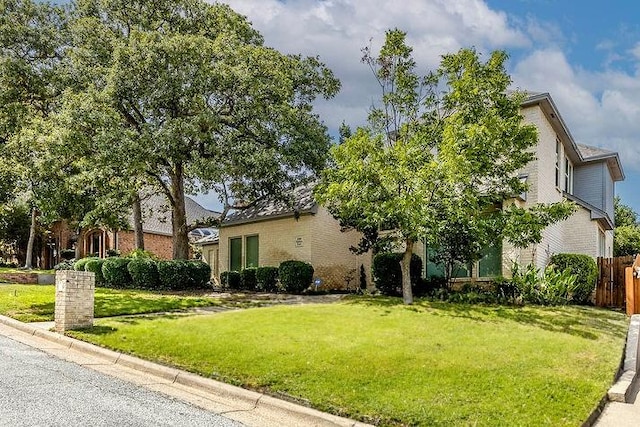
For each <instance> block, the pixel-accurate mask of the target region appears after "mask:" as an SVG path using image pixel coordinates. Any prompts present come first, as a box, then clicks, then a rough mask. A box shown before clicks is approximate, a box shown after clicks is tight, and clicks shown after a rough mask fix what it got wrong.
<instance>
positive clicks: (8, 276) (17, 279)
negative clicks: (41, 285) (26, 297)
mask: <svg viewBox="0 0 640 427" xmlns="http://www.w3.org/2000/svg"><path fill="white" fill-rule="evenodd" d="M0 282H7V283H21V284H33V283H38V275H37V274H36V273H0Z"/></svg>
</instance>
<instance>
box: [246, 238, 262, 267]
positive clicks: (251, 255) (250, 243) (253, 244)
mask: <svg viewBox="0 0 640 427" xmlns="http://www.w3.org/2000/svg"><path fill="white" fill-rule="evenodd" d="M258 246H259V240H258V236H247V237H246V238H245V251H246V252H245V256H244V264H245V265H244V266H245V267H247V268H249V267H257V266H258Z"/></svg>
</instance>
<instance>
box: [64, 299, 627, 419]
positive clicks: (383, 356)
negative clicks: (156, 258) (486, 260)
mask: <svg viewBox="0 0 640 427" xmlns="http://www.w3.org/2000/svg"><path fill="white" fill-rule="evenodd" d="M626 326H627V324H626V318H625V317H624V315H622V314H619V313H614V312H609V311H605V310H600V309H595V308H584V307H562V308H541V307H524V308H519V307H499V306H470V305H461V304H445V303H433V302H426V301H419V302H418V303H417V304H414V305H413V306H403V305H401V304H400V302H399V300H397V299H390V298H354V299H350V300H348V301H346V302H343V303H338V304H331V305H303V306H276V307H268V308H257V309H248V310H242V311H228V312H224V313H218V314H215V315H208V316H169V317H167V316H162V317H156V316H147V317H136V318H119V319H102V320H99V321H97V322H96V326H95V327H94V328H93V329H90V330H84V331H74V332H72V334H73V336H75V337H78V338H81V339H84V340H87V341H91V342H94V343H97V344H100V345H103V346H105V347H109V348H112V349H116V350H119V351H124V352H127V353H132V354H136V355H138V356H141V357H143V358H146V359H150V360H155V361H159V362H161V363H165V364H170V365H174V366H178V367H181V368H183V369H187V370H190V371H193V372H196V373H199V374H201V375H203V376H205V377H211V378H215V379H220V380H223V381H226V382H230V383H233V384H238V385H243V386H245V387H249V388H253V389H258V390H266V391H268V392H270V393H273V394H276V395H279V394H280V395H286V396H290V397H293V398H295V399H298V400H301V401H304V402H308V403H309V404H311V405H312V406H314V407H316V408H319V409H321V410H326V411H330V412H333V413H336V414H340V415H345V416H349V417H353V418H357V419H360V420H364V421H369V422H374V423H377V424H381V425H396V424H399V425H400V424H401V425H429V426H432V425H434V426H451V425H482V426H485V425H489V426H491V425H519V426H520V425H521V426H527V425H530V426H540V425H548V426H576V425H580V424H581V423H582V422H583V421H584V420H585V419H586V418H587V417H588V415H589V414H590V412H591V411H592V410H593V409H594V407H595V406H596V405H597V403H598V402H599V400H600V399H601V397H602V396H603V395H604V393H605V392H606V390H607V388H608V387H609V385H610V384H611V382H612V379H613V375H614V373H615V371H616V369H617V366H618V363H619V361H620V357H621V353H622V347H623V345H624V338H625V333H626Z"/></svg>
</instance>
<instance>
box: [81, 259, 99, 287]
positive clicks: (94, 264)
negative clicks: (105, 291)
mask: <svg viewBox="0 0 640 427" xmlns="http://www.w3.org/2000/svg"><path fill="white" fill-rule="evenodd" d="M102 264H104V260H103V259H102V258H92V259H90V260H89V261H87V262H86V263H85V264H84V271H90V272H92V273H93V274H95V281H96V286H102V285H103V284H104V276H103V275H102Z"/></svg>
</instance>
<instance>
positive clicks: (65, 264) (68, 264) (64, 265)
mask: <svg viewBox="0 0 640 427" xmlns="http://www.w3.org/2000/svg"><path fill="white" fill-rule="evenodd" d="M75 264H76V260H75V259H69V260H66V261H62V262H60V263H58V264H56V265H54V266H53V269H54V270H56V271H58V270H73V266H74V265H75Z"/></svg>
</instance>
